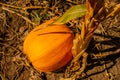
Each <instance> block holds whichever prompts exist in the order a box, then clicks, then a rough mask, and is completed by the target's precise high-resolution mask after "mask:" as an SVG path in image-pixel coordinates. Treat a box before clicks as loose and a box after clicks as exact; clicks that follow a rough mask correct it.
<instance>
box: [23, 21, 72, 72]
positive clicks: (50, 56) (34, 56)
mask: <svg viewBox="0 0 120 80" xmlns="http://www.w3.org/2000/svg"><path fill="white" fill-rule="evenodd" d="M53 21H54V19H51V20H48V21H46V22H45V23H43V24H41V25H39V26H37V27H36V28H34V29H33V30H32V31H31V32H30V33H29V34H28V36H27V37H26V39H25V40H24V44H23V49H24V53H25V54H26V55H27V56H28V58H29V60H30V61H31V62H32V65H33V66H34V67H35V68H36V69H37V70H39V71H42V72H50V71H55V70H57V69H60V68H61V67H63V66H65V65H66V64H67V63H68V62H69V61H70V60H71V59H72V46H73V38H74V35H73V32H72V31H71V30H70V29H69V28H68V26H66V25H64V24H62V25H49V24H50V23H52V22H53ZM43 27H46V28H43ZM41 28H43V29H41Z"/></svg>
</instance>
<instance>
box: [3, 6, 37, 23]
mask: <svg viewBox="0 0 120 80" xmlns="http://www.w3.org/2000/svg"><path fill="white" fill-rule="evenodd" d="M2 9H3V10H5V11H8V12H10V13H16V12H15V11H13V10H10V9H8V8H6V7H2ZM16 14H17V15H18V16H20V17H22V18H23V19H24V20H26V21H27V22H29V23H30V24H32V25H36V24H35V23H34V22H32V21H31V20H29V19H28V18H26V17H24V16H22V15H21V14H19V13H16Z"/></svg>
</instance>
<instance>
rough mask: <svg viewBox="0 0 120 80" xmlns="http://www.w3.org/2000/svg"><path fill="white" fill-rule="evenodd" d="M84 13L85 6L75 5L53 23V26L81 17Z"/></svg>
mask: <svg viewBox="0 0 120 80" xmlns="http://www.w3.org/2000/svg"><path fill="white" fill-rule="evenodd" d="M85 13H86V6H85V5H76V6H73V7H71V8H70V9H69V10H68V11H66V12H65V13H64V14H63V16H61V17H60V18H58V20H57V21H55V22H54V23H53V24H64V23H67V22H68V21H70V20H72V19H75V18H78V17H82V16H84V15H85Z"/></svg>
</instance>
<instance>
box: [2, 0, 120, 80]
mask: <svg viewBox="0 0 120 80" xmlns="http://www.w3.org/2000/svg"><path fill="white" fill-rule="evenodd" d="M106 2H108V3H109V4H110V5H111V6H112V5H115V4H117V3H120V1H119V0H107V1H106ZM0 3H2V4H0V80H59V79H60V78H62V77H64V72H65V71H64V70H63V71H60V72H51V73H43V72H40V71H37V70H36V69H34V67H33V66H32V64H31V62H30V61H29V60H28V58H27V56H26V55H25V54H24V53H23V41H24V39H25V37H26V36H27V34H28V33H29V32H30V31H31V30H32V29H33V28H35V25H39V24H41V23H43V22H44V21H46V20H48V19H50V18H52V17H54V16H61V15H62V14H63V13H64V12H65V11H66V10H68V9H69V8H70V7H71V6H74V5H77V4H85V0H0ZM28 6H39V7H40V8H37V9H33V8H30V7H29V8H27V7H28ZM22 8H24V10H23V9H22ZM29 20H30V21H29ZM34 23H35V24H34ZM68 24H69V25H70V26H71V27H75V26H79V19H76V20H72V21H71V22H69V23H68ZM87 52H88V59H87V66H86V69H85V71H84V73H83V75H84V76H83V77H80V78H79V79H77V80H120V13H118V14H116V16H115V17H114V18H112V19H107V20H104V21H102V22H101V23H100V25H99V27H98V29H97V30H96V31H95V33H94V36H93V39H92V40H91V42H90V45H89V47H88V49H87Z"/></svg>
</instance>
